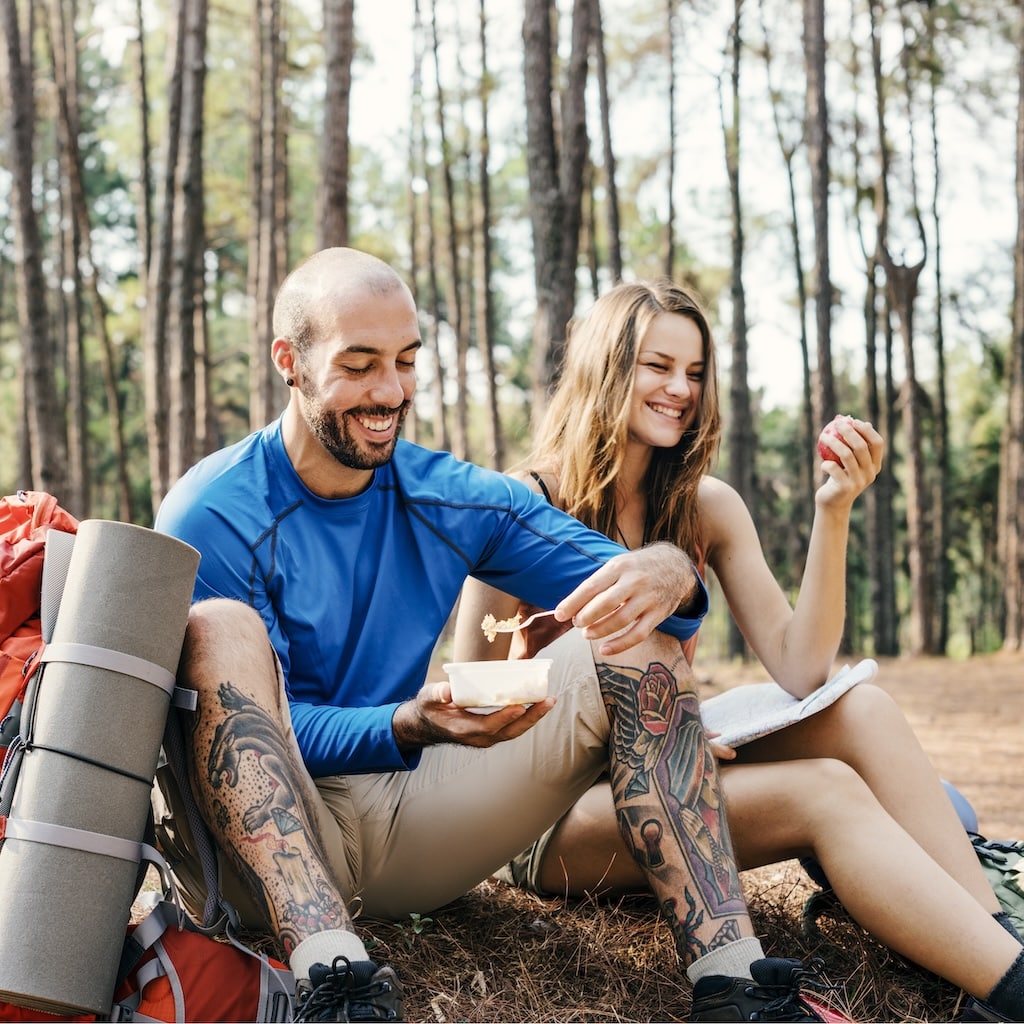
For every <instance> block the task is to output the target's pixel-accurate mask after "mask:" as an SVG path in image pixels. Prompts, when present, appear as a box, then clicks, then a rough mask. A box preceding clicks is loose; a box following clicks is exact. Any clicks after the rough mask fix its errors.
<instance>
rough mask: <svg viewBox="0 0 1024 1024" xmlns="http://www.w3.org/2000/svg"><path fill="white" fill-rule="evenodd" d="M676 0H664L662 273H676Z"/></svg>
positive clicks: (677, 4)
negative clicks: (665, 120) (665, 127)
mask: <svg viewBox="0 0 1024 1024" xmlns="http://www.w3.org/2000/svg"><path fill="white" fill-rule="evenodd" d="M678 9H679V0H665V27H666V32H665V48H666V51H667V56H668V161H667V163H668V168H667V173H666V181H665V191H666V194H667V197H668V208H667V211H666V214H665V264H664V265H665V276H666V277H667V278H669V279H670V280H673V279H674V278H675V276H676V35H677V32H678V29H677V22H678V14H677V12H678Z"/></svg>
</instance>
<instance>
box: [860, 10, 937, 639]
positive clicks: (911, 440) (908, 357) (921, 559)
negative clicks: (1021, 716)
mask: <svg viewBox="0 0 1024 1024" xmlns="http://www.w3.org/2000/svg"><path fill="white" fill-rule="evenodd" d="M868 7H869V12H870V14H871V25H872V47H871V50H872V70H873V78H874V84H875V110H876V117H877V131H878V167H879V172H878V183H877V187H876V193H875V196H876V217H875V219H876V222H877V232H878V238H877V255H878V261H879V263H880V264H881V266H882V267H883V269H884V270H885V279H886V290H887V294H888V298H889V302H890V303H891V305H892V310H893V313H894V314H895V316H896V319H897V322H898V325H899V332H900V337H901V340H902V342H903V363H904V374H905V379H904V385H903V399H902V427H903V436H904V440H905V443H906V467H907V472H906V479H905V481H904V492H905V495H906V508H907V565H908V567H909V574H910V616H909V627H910V639H909V647H910V651H911V653H913V654H923V653H929V654H934V653H936V651H935V637H934V619H933V615H932V608H933V604H932V600H933V593H932V581H931V575H932V574H931V564H932V563H931V557H930V554H929V550H930V545H929V531H928V524H927V521H926V519H927V511H926V506H927V502H926V488H925V470H924V451H923V430H922V425H921V411H920V394H919V388H918V379H917V359H916V352H915V347H914V306H915V302H916V300H917V294H918V289H919V282H920V277H921V272H922V270H924V266H925V260H926V258H927V251H928V250H927V241H926V238H925V233H924V226H923V224H922V222H921V216H920V212H919V210H918V207H917V203H916V195H915V196H914V197H913V199H914V201H913V203H912V206H913V217H914V221H915V224H916V227H917V232H918V237H919V238H920V243H921V250H922V255H921V259H920V260H919V261H918V262H917V263H913V264H910V263H901V262H898V261H897V260H896V259H895V258H894V257H893V255H892V252H891V242H890V238H889V233H890V231H889V225H890V212H891V199H890V188H889V181H890V175H891V170H890V163H891V158H890V156H891V150H890V145H889V132H888V128H887V123H886V84H885V82H884V80H883V75H882V63H881V43H880V31H879V28H880V26H879V23H878V10H879V0H869V4H868ZM913 177H914V175H913V161H912V160H911V178H912V179H913ZM913 191H915V192H916V187H914V189H913Z"/></svg>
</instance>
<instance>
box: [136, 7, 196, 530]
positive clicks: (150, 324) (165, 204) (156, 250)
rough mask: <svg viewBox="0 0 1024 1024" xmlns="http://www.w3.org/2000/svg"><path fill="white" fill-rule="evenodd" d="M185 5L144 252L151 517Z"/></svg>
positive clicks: (157, 471) (160, 488)
mask: <svg viewBox="0 0 1024 1024" xmlns="http://www.w3.org/2000/svg"><path fill="white" fill-rule="evenodd" d="M186 17H187V5H186V3H185V0H177V2H176V3H175V5H174V8H173V17H172V21H171V26H172V28H171V45H170V46H169V48H168V49H169V56H170V68H169V77H168V84H167V129H166V133H165V136H164V138H165V142H164V154H163V156H164V159H163V176H162V178H161V181H160V195H159V201H158V206H159V216H158V218H156V219H155V220H154V223H155V226H156V231H155V244H154V245H153V248H152V250H151V253H150V265H149V273H148V275H147V285H148V287H147V292H146V308H145V321H144V324H143V347H144V355H145V410H146V439H147V451H148V454H149V490H150V502H151V504H152V511H153V514H154V515H155V514H156V511H157V509H158V508H159V507H160V502H161V501H163V498H164V495H165V494H166V493H167V490H168V488H169V486H170V482H171V481H170V437H169V429H168V424H169V419H170V417H169V410H168V405H169V402H170V383H169V379H168V375H169V354H168V340H167V339H168V311H169V308H170V304H171V266H172V261H173V249H174V224H175V206H176V205H177V202H176V200H177V195H178V191H177V170H178V152H179V150H180V143H181V103H182V88H183V86H182V78H183V75H184V63H185V36H186V27H187V20H186Z"/></svg>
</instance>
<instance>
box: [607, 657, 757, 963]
mask: <svg viewBox="0 0 1024 1024" xmlns="http://www.w3.org/2000/svg"><path fill="white" fill-rule="evenodd" d="M597 669H598V678H599V680H600V683H601V691H602V693H603V695H604V701H605V704H606V706H607V707H608V712H609V716H610V718H611V723H612V728H611V739H610V758H609V760H610V774H611V782H612V792H613V794H614V797H615V806H616V813H617V815H618V819H619V828H620V830H621V832H622V836H623V839H624V840H625V842H626V846H627V847H628V848H629V850H630V851H631V852H632V854H633V856H634V858H635V859H636V861H637V863H638V864H639V865H640V866H641V868H643V870H644V871H645V872H646V873H647V875H648V877H649V878H650V880H651V885H652V887H653V888H654V890H655V893H656V894H657V895H658V897H659V899H660V901H661V905H662V908H663V910H664V911H665V912H666V914H667V916H668V918H669V921H670V923H671V927H672V929H673V933H674V935H675V937H676V944H677V946H678V947H679V950H680V953H681V954H682V953H685V952H689V953H690V954H694V953H695V954H696V955H698V956H699V955H702V954H703V953H705V952H707V951H708V950H710V949H713V948H715V946H717V945H722V944H724V943H725V942H728V941H731V940H732V939H734V938H738V937H739V932H738V926H737V921H736V917H737V915H743V914H745V912H746V905H745V903H744V901H743V894H742V889H741V886H740V881H739V873H738V871H737V869H736V863H735V859H734V857H733V855H732V845H731V843H730V840H729V832H728V827H727V825H726V821H725V810H724V807H723V806H722V801H721V796H720V792H719V786H718V773H717V768H716V763H715V757H714V754H713V753H712V751H711V748H710V747H709V746H708V743H707V740H706V738H705V735H704V727H703V725H702V723H701V719H700V712H699V709H698V703H697V697H696V695H695V694H694V693H693V692H692V691H689V690H682V689H681V688H680V686H679V684H678V683H677V681H676V676H675V673H674V672H673V670H672V669H670V668H668V667H666V666H665V665H663V664H661V663H659V662H652V663H650V664H649V665H648V667H647V668H646V669H640V668H639V667H638V668H630V667H626V666H621V665H607V664H601V665H598V666H597ZM680 897H682V898H683V899H684V900H685V903H686V909H685V912H683V908H682V907H681V906H680Z"/></svg>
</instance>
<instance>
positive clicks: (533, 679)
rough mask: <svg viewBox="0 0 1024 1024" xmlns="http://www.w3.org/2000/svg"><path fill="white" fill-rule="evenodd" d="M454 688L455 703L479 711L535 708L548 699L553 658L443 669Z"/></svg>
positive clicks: (461, 664) (451, 665) (459, 663)
mask: <svg viewBox="0 0 1024 1024" xmlns="http://www.w3.org/2000/svg"><path fill="white" fill-rule="evenodd" d="M442 668H444V670H445V672H447V673H448V679H449V681H450V683H451V687H452V703H453V704H457V705H458V706H459V707H462V708H467V709H470V710H474V711H478V710H484V711H496V710H497V709H498V708H503V707H508V705H510V704H533V703H534V701H538V700H543V699H544V698H545V697H546V696H547V695H548V670H549V669H550V668H551V659H550V658H524V659H521V660H515V661H456V662H451V663H449V664H447V665H443V666H442Z"/></svg>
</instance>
